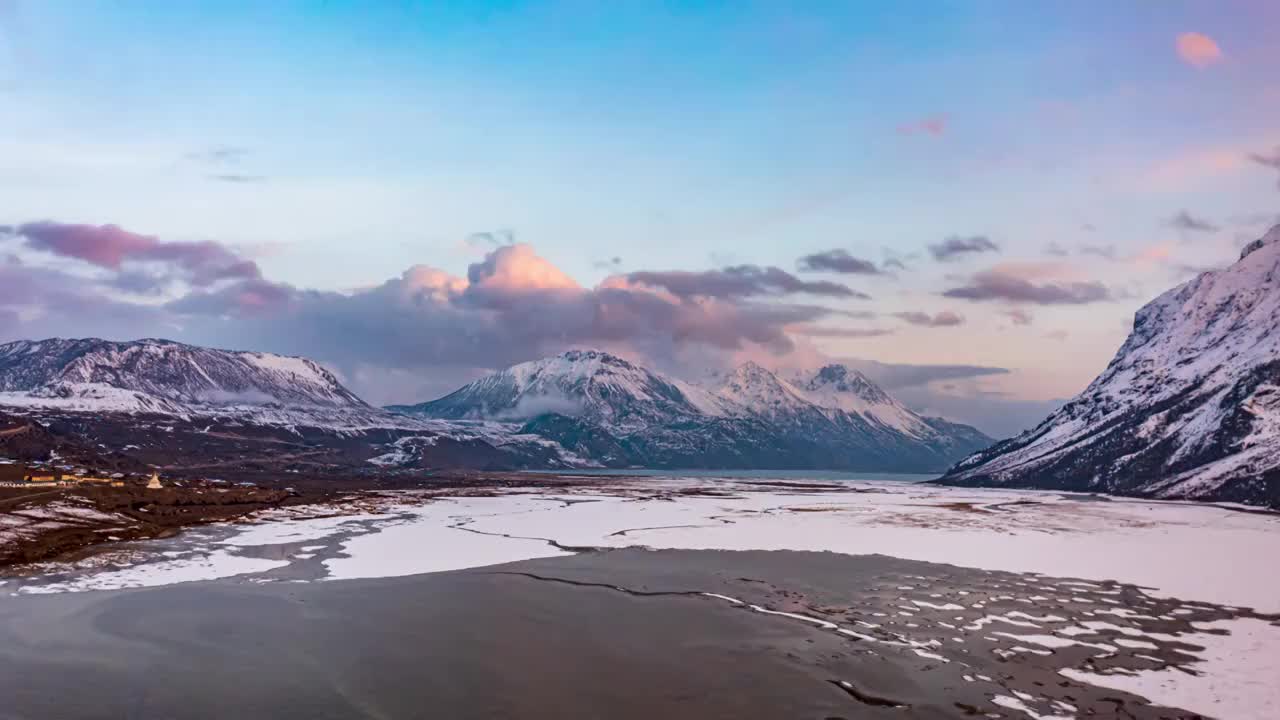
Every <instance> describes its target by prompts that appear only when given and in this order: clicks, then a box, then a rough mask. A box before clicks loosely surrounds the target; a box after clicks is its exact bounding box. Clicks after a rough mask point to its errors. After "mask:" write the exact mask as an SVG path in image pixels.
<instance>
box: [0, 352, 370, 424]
mask: <svg viewBox="0 0 1280 720" xmlns="http://www.w3.org/2000/svg"><path fill="white" fill-rule="evenodd" d="M0 404H4V405H18V406H37V407H52V408H61V409H68V410H94V411H100V412H159V413H182V412H190V411H192V410H193V409H196V408H200V407H211V406H237V405H241V406H252V405H259V406H268V405H274V406H277V407H299V408H325V409H351V410H360V411H368V410H371V409H372V408H370V407H369V406H368V405H366V404H365V403H364V401H362V400H361V399H360V398H358V397H356V396H355V395H354V394H353V393H351V392H350V391H349V390H347V389H346V388H345V387H343V386H342V384H341V383H340V382H338V380H337V378H335V377H334V376H333V374H332V373H330V372H329V371H328V370H325V369H324V368H322V367H320V365H318V364H316V363H315V362H313V361H311V360H307V359H306V358H299V357H286V356H283V355H273V354H270V353H259V352H236V351H230V350H215V349H211V348H202V347H196V346H193V345H185V344H182V343H177V342H171V341H168V340H150V339H148V340H136V341H131V342H111V341H107V340H98V339H92V338H91V339H82V340H63V339H50V340H39V341H29V340H20V341H18V342H11V343H7V344H5V345H0Z"/></svg>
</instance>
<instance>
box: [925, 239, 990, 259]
mask: <svg viewBox="0 0 1280 720" xmlns="http://www.w3.org/2000/svg"><path fill="white" fill-rule="evenodd" d="M988 252H1000V246H999V245H996V244H995V243H994V242H992V241H991V239H990V238H988V237H987V236H986V235H972V236H970V237H960V236H958V235H952V236H951V237H949V238H947V239H945V240H943V241H942V242H940V243H937V244H936V245H930V246H929V253H930V254H931V255H933V259H934V260H938V261H940V262H951V261H952V260H958V259H960V258H963V257H964V256H966V255H974V254H978V253H988Z"/></svg>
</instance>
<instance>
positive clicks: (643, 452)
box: [388, 350, 992, 472]
mask: <svg viewBox="0 0 1280 720" xmlns="http://www.w3.org/2000/svg"><path fill="white" fill-rule="evenodd" d="M388 409H390V410H393V411H395V412H398V413H402V414H405V415H410V416H414V417H426V418H435V419H441V420H489V421H503V422H518V423H521V429H522V431H523V432H525V433H528V434H534V435H538V436H541V437H545V438H548V439H552V440H555V441H556V442H558V443H559V444H560V445H561V446H562V447H564V448H566V449H567V450H569V451H570V452H572V453H574V454H576V455H579V456H581V457H584V458H590V459H592V460H594V461H596V462H599V463H601V464H604V465H607V466H615V467H631V466H641V467H660V468H824V469H848V470H875V471H902V472H933V471H939V470H941V469H943V468H944V467H945V466H946V465H948V464H949V463H950V462H954V460H955V459H958V458H960V457H962V456H964V455H965V454H966V453H968V452H971V451H973V450H975V449H977V448H980V447H985V446H986V445H988V444H990V443H991V442H992V441H991V439H990V438H988V437H987V436H985V435H983V434H982V433H981V432H979V431H978V430H976V429H974V428H971V427H968V426H965V425H959V424H955V423H950V422H947V421H945V420H941V419H938V418H926V417H922V416H920V415H918V414H916V413H914V412H912V411H911V410H909V409H907V408H906V407H905V406H903V405H902V404H901V403H899V402H898V401H896V400H894V399H893V398H892V397H891V396H889V395H888V394H887V393H885V392H884V391H883V390H882V389H880V388H879V387H877V386H876V385H875V384H874V383H872V382H871V381H870V380H869V379H867V378H866V377H865V376H864V375H862V374H861V373H859V372H858V371H856V370H852V369H849V368H847V367H844V366H842V365H829V366H827V367H824V368H821V369H820V370H818V371H816V372H814V373H811V374H807V375H803V376H798V377H797V378H796V379H795V380H794V381H788V380H784V379H782V378H780V377H779V376H778V375H776V374H774V373H773V372H770V371H769V370H767V369H765V368H763V367H761V366H760V365H757V364H756V363H751V362H748V363H746V364H743V365H741V366H740V367H738V368H736V369H735V370H733V371H732V372H730V373H728V374H726V375H724V376H723V377H721V378H719V379H718V382H717V383H716V384H714V385H712V386H701V385H694V384H691V383H686V382H683V381H680V380H677V379H675V378H671V377H668V376H666V375H663V374H661V373H658V372H656V371H654V370H651V369H648V368H645V367H642V366H640V365H636V364H634V363H631V362H629V361H627V360H624V359H622V358H620V357H617V356H615V355H610V354H608V353H604V352H599V351H595V350H572V351H569V352H565V353H563V354H561V355H557V356H555V357H550V358H544V359H541V360H536V361H532V362H527V363H521V364H519V365H515V366H512V367H510V368H507V369H506V370H503V371H501V372H498V373H495V374H493V375H490V376H488V377H485V378H482V379H480V380H477V381H476V382H473V383H471V384H469V385H467V386H465V387H463V388H461V389H459V390H457V391H455V392H453V393H451V394H449V395H447V396H445V397H443V398H440V399H439V400H433V401H431V402H426V403H421V404H418V405H408V406H403V405H402V406H391V407H390V408H388Z"/></svg>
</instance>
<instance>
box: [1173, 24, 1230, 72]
mask: <svg viewBox="0 0 1280 720" xmlns="http://www.w3.org/2000/svg"><path fill="white" fill-rule="evenodd" d="M1176 47H1177V50H1178V57H1180V58H1182V60H1183V62H1185V63H1187V64H1188V65H1191V66H1193V67H1198V68H1202V67H1208V66H1209V65H1212V64H1214V63H1216V62H1219V61H1221V60H1222V50H1221V49H1219V48H1218V43H1216V42H1214V40H1213V38H1211V37H1209V36H1208V35H1203V34H1201V33H1198V32H1186V33H1182V34H1181V35H1179V36H1178V40H1177V43H1176Z"/></svg>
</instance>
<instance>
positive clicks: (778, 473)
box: [537, 468, 941, 483]
mask: <svg viewBox="0 0 1280 720" xmlns="http://www.w3.org/2000/svg"><path fill="white" fill-rule="evenodd" d="M537 472H543V473H547V474H550V475H579V476H582V475H587V476H600V477H617V476H627V477H653V478H708V479H716V478H723V479H726V480H819V481H822V482H903V483H918V482H925V481H927V480H935V479H937V478H939V477H941V474H940V473H932V474H924V475H922V474H919V473H877V472H844V471H841V470H649V469H631V470H623V469H612V468H610V469H586V470H539V471H537Z"/></svg>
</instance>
